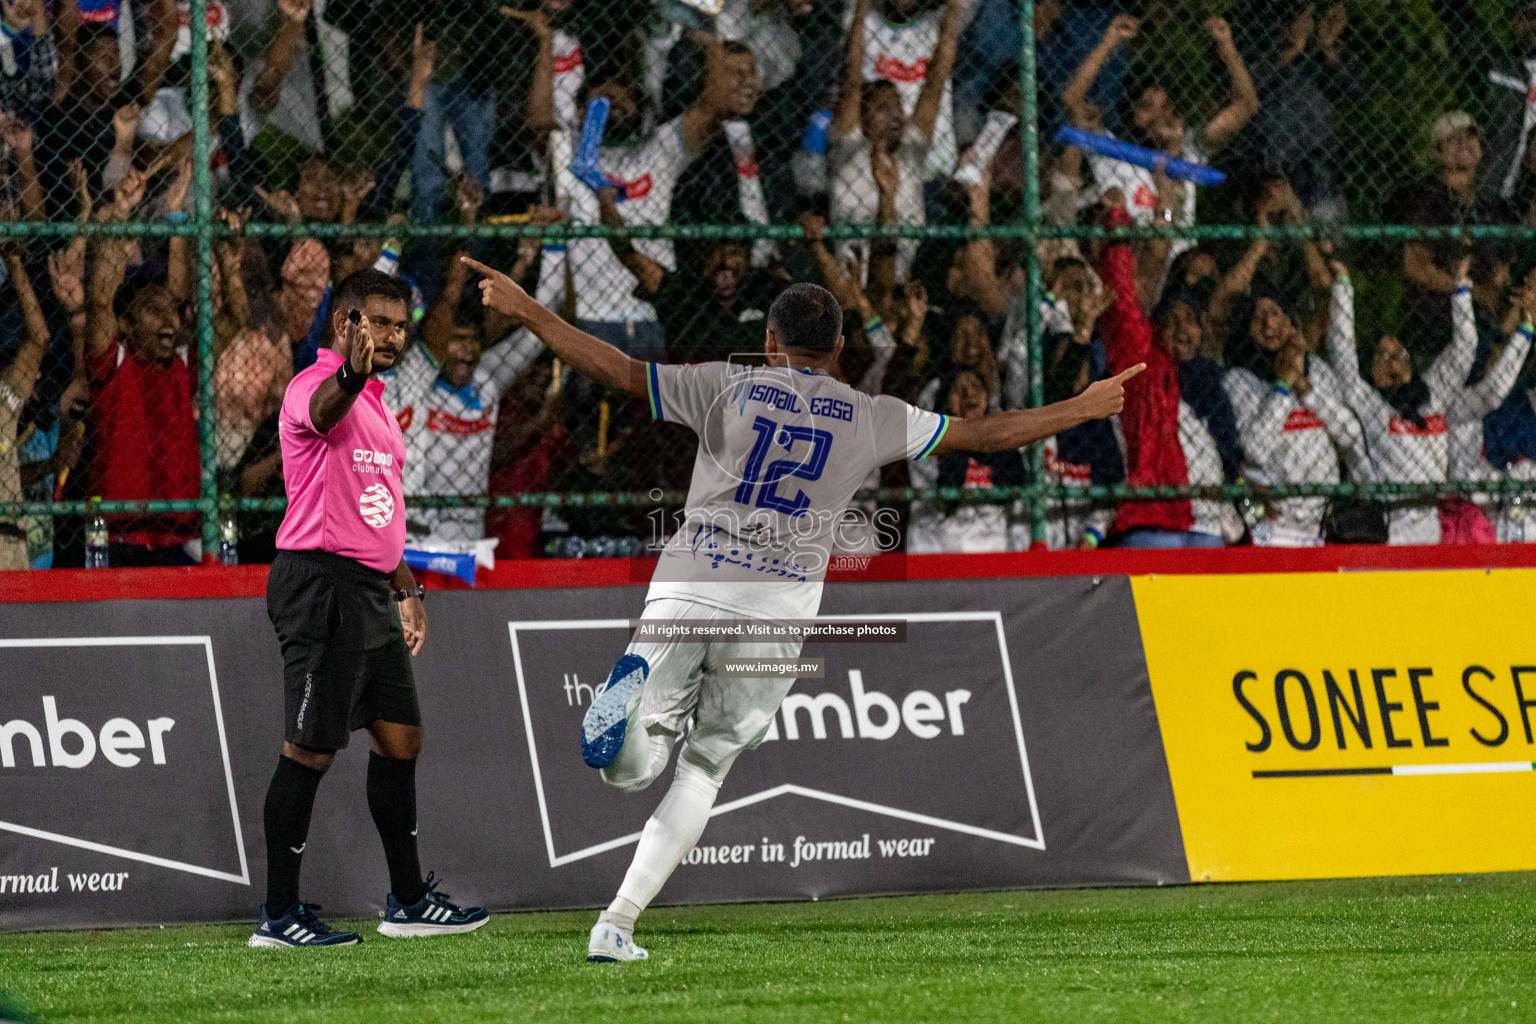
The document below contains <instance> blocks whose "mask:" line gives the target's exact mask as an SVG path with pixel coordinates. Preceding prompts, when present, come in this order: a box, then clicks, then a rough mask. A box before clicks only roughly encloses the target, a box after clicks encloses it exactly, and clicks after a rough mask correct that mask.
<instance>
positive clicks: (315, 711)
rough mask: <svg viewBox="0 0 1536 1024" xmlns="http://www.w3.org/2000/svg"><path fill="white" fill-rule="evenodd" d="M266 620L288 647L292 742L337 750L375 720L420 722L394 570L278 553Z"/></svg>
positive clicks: (287, 710)
mask: <svg viewBox="0 0 1536 1024" xmlns="http://www.w3.org/2000/svg"><path fill="white" fill-rule="evenodd" d="M267 617H268V618H270V619H271V620H272V625H273V627H274V628H275V629H276V630H277V638H278V641H279V642H280V643H281V644H282V649H283V689H284V700H283V725H284V729H285V730H286V735H287V739H288V742H290V743H296V744H298V745H299V746H301V747H306V748H308V749H311V750H326V751H329V750H340V749H341V748H342V747H345V746H346V745H347V740H348V739H349V738H350V737H351V734H352V732H353V731H354V730H356V729H361V728H363V727H364V726H365V725H367V724H368V723H370V722H374V721H385V722H398V723H399V724H401V725H420V724H421V709H420V707H419V706H418V705H417V703H416V680H415V678H414V677H413V676H412V675H411V652H410V649H409V648H407V647H406V646H405V634H404V632H403V631H402V630H401V628H400V615H399V612H398V610H397V609H396V608H395V602H394V601H393V600H392V599H391V597H390V587H389V577H388V576H386V575H385V574H384V573H381V572H379V571H378V570H376V569H370V568H368V567H367V566H366V565H363V564H362V563H361V562H357V561H354V560H353V559H350V558H345V557H343V556H341V555H335V554H332V553H330V552H329V551H279V552H278V553H277V559H276V560H275V561H274V562H273V563H272V571H271V573H270V574H269V575H268V577H267Z"/></svg>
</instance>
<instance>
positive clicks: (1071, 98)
mask: <svg viewBox="0 0 1536 1024" xmlns="http://www.w3.org/2000/svg"><path fill="white" fill-rule="evenodd" d="M1140 28H1141V21H1140V19H1138V18H1133V17H1131V16H1130V15H1128V14H1122V15H1120V16H1119V17H1117V18H1115V19H1114V20H1113V21H1111V22H1110V23H1109V27H1108V28H1107V29H1105V30H1104V38H1103V39H1101V40H1100V41H1099V44H1098V45H1097V46H1095V47H1094V48H1093V50H1092V51H1091V52H1090V53H1089V54H1088V56H1087V57H1086V58H1084V59H1083V63H1082V64H1081V65H1079V66H1078V69H1077V71H1076V73H1075V74H1073V76H1072V80H1071V81H1070V82H1068V83H1067V86H1066V88H1065V89H1063V90H1062V92H1061V103H1062V106H1063V107H1064V108H1065V109H1066V111H1067V115H1068V117H1069V118H1070V119H1071V121H1072V124H1073V126H1074V127H1076V128H1080V129H1082V130H1084V131H1096V132H1102V131H1103V125H1102V121H1101V112H1100V111H1099V110H1098V109H1097V108H1095V107H1094V105H1093V104H1092V103H1090V102H1089V101H1088V92H1089V90H1090V89H1092V88H1093V82H1094V79H1096V78H1097V77H1098V76H1099V72H1100V70H1102V69H1103V67H1104V65H1105V64H1106V63H1107V62H1108V61H1109V58H1110V57H1111V56H1113V54H1114V52H1115V51H1116V50H1117V49H1119V48H1120V47H1121V46H1122V45H1124V44H1125V43H1127V42H1129V41H1130V40H1131V39H1133V38H1135V36H1136V34H1137V32H1138V31H1140ZM1205 30H1206V31H1207V32H1209V33H1210V36H1211V39H1212V40H1214V41H1215V44H1216V56H1217V57H1218V58H1219V59H1220V60H1221V62H1222V64H1223V65H1225V67H1226V69H1227V75H1228V77H1230V78H1231V80H1232V99H1231V101H1230V102H1228V104H1227V105H1226V107H1224V108H1223V109H1222V110H1221V111H1220V112H1219V113H1218V114H1217V115H1216V116H1215V117H1213V118H1211V120H1210V121H1208V122H1206V124H1205V125H1204V127H1201V128H1198V129H1196V128H1193V127H1188V126H1186V124H1185V121H1184V115H1183V113H1182V112H1181V111H1180V110H1179V109H1178V106H1177V105H1176V104H1175V103H1174V101H1173V96H1172V94H1171V93H1170V91H1169V89H1168V86H1167V85H1165V84H1164V83H1162V82H1157V81H1153V82H1151V83H1150V84H1148V85H1147V86H1146V87H1145V88H1143V89H1142V90H1141V93H1140V94H1139V95H1138V96H1137V97H1136V99H1135V101H1134V102H1133V104H1132V110H1133V115H1134V123H1135V133H1136V138H1135V139H1133V140H1132V141H1135V142H1137V143H1139V144H1141V145H1144V146H1147V147H1150V148H1152V149H1157V150H1161V151H1163V152H1165V153H1169V154H1171V155H1173V156H1176V157H1178V158H1179V159H1181V160H1186V161H1188V162H1190V163H1195V164H1204V163H1208V162H1209V161H1210V158H1211V155H1212V154H1213V153H1215V152H1216V151H1217V150H1219V149H1221V148H1222V147H1223V146H1225V145H1226V144H1227V143H1229V142H1231V141H1232V139H1233V138H1234V137H1235V136H1236V135H1237V133H1238V132H1239V131H1241V130H1242V128H1243V126H1244V125H1245V124H1247V123H1248V121H1249V120H1250V119H1251V118H1252V117H1253V115H1254V114H1256V113H1258V111H1259V96H1258V93H1257V92H1256V91H1255V90H1254V88H1253V79H1251V78H1250V77H1249V76H1248V68H1247V66H1246V65H1245V64H1244V63H1243V58H1242V56H1241V55H1240V54H1239V53H1238V52H1237V47H1236V46H1234V45H1233V43H1232V27H1231V26H1230V25H1228V24H1227V22H1226V19H1224V18H1208V19H1207V20H1206V22H1205ZM1088 163H1089V167H1090V168H1092V170H1093V177H1094V184H1095V186H1096V188H1097V190H1098V192H1099V193H1100V194H1101V195H1102V194H1103V193H1105V192H1108V191H1109V190H1110V189H1112V188H1118V189H1120V190H1121V191H1122V192H1124V193H1125V208H1126V212H1128V213H1129V214H1130V215H1131V217H1132V219H1133V220H1134V221H1135V222H1136V223H1137V224H1138V225H1141V226H1146V225H1148V224H1151V223H1152V221H1153V218H1154V216H1155V214H1156V211H1157V209H1158V205H1157V197H1158V190H1157V186H1156V184H1155V183H1154V181H1153V176H1152V172H1151V171H1149V170H1146V169H1145V168H1142V167H1136V166H1134V165H1133V164H1128V163H1125V162H1124V161H1122V160H1112V159H1109V158H1107V157H1099V156H1090V157H1089V161H1088ZM1178 186H1179V189H1180V190H1181V192H1182V193H1183V194H1182V196H1180V197H1179V198H1178V200H1177V201H1176V202H1173V203H1170V204H1168V206H1169V207H1170V208H1171V210H1170V212H1171V214H1172V220H1173V224H1174V225H1175V226H1176V227H1189V226H1190V225H1192V224H1194V222H1195V186H1194V185H1193V184H1192V183H1190V182H1187V181H1185V182H1179V183H1178ZM1181 242H1182V244H1180V243H1176V244H1175V245H1174V248H1173V253H1172V255H1173V256H1177V255H1178V254H1179V253H1180V252H1182V251H1183V250H1184V249H1185V248H1188V247H1189V245H1190V244H1192V243H1188V242H1183V241H1182V240H1181Z"/></svg>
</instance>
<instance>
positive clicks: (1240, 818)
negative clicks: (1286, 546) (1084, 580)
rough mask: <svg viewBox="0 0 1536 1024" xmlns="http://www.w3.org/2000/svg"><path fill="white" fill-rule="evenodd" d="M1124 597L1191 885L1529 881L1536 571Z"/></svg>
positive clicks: (1410, 575) (1266, 580)
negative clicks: (1463, 876)
mask: <svg viewBox="0 0 1536 1024" xmlns="http://www.w3.org/2000/svg"><path fill="white" fill-rule="evenodd" d="M1132 588H1133V592H1134V594H1135V598H1136V612H1137V617H1138V619H1139V621H1140V625H1141V638H1142V644H1143V647H1144V649H1145V651H1146V658H1147V668H1148V671H1149V673H1150V675H1151V680H1152V694H1153V698H1154V700H1155V701H1156V704H1157V715H1158V721H1159V725H1160V727H1161V730H1162V735H1163V745H1164V747H1165V749H1166V751H1167V756H1168V768H1169V772H1170V774H1171V775H1172V779H1173V792H1174V798H1175V800H1176V801H1177V804H1178V812H1179V824H1180V827H1181V828H1182V830H1183V833H1184V847H1185V850H1186V852H1187V855H1188V857H1189V874H1190V877H1191V878H1192V879H1194V880H1196V881H1223V880H1238V879H1270V878H1322V877H1330V876H1332V877H1338V876H1348V875H1387V874H1420V873H1439V872H1456V871H1510V870H1517V869H1532V868H1536V770H1533V764H1532V759H1533V758H1536V738H1533V729H1536V614H1533V611H1536V570H1529V569H1509V570H1472V571H1448V572H1434V571H1426V572H1361V573H1327V574H1323V573H1317V574H1309V573H1298V574H1277V575H1232V576H1149V577H1136V578H1134V579H1133V580H1132Z"/></svg>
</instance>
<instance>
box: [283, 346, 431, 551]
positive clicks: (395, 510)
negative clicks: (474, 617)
mask: <svg viewBox="0 0 1536 1024" xmlns="http://www.w3.org/2000/svg"><path fill="white" fill-rule="evenodd" d="M340 365H341V355H340V354H339V353H337V352H333V351H332V350H330V349H324V348H323V349H321V350H320V352H319V353H318V355H317V356H316V359H315V363H314V365H313V366H310V367H308V368H307V369H305V370H302V371H300V372H299V373H297V374H295V375H294V378H293V381H292V382H291V383H290V384H289V385H288V391H287V393H286V394H284V396H283V410H282V412H281V413H279V414H278V419H277V424H278V426H277V433H278V439H279V441H280V443H281V444H282V449H283V483H284V485H285V486H286V488H287V490H288V512H287V514H286V515H284V516H283V525H282V526H281V527H280V528H279V529H278V531H277V546H278V548H279V549H281V550H284V551H315V550H320V551H330V552H332V553H334V554H338V555H343V556H345V557H347V558H351V559H354V560H356V561H358V562H361V563H362V564H363V565H366V566H368V567H369V568H371V569H377V570H379V571H380V572H391V571H393V570H394V568H395V567H396V566H398V565H399V564H400V556H401V555H402V554H403V553H404V551H405V502H404V500H403V497H404V496H403V495H402V493H401V490H400V479H401V472H402V470H404V468H405V438H404V437H402V436H401V434H400V425H399V424H398V423H396V422H395V417H394V416H393V415H391V414H390V412H389V410H388V409H386V408H385V407H384V398H383V396H384V385H383V384H381V383H380V382H379V381H377V380H370V381H369V382H368V384H367V386H366V387H364V388H363V393H362V394H360V395H358V396H357V401H355V402H353V403H352V408H351V410H350V411H348V413H347V414H346V416H344V417H342V420H341V422H340V423H338V424H336V425H335V426H334V427H332V428H331V431H330V433H328V434H322V433H320V432H319V431H317V430H316V429H315V426H314V424H313V423H312V422H311V421H310V418H309V400H310V398H311V397H313V395H314V393H315V389H316V388H318V387H319V386H320V384H321V382H322V381H324V380H325V379H326V378H327V377H330V376H332V375H334V374H335V373H336V368H337V367H339V366H340Z"/></svg>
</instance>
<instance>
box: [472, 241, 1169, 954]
mask: <svg viewBox="0 0 1536 1024" xmlns="http://www.w3.org/2000/svg"><path fill="white" fill-rule="evenodd" d="M464 259H465V260H466V262H468V264H469V265H470V266H472V267H474V268H475V269H476V270H478V271H480V272H481V273H482V274H484V275H486V279H485V280H484V281H482V282H481V284H480V289H481V295H482V300H483V301H484V303H485V304H486V305H488V306H491V307H493V308H495V309H497V310H498V311H500V312H502V313H505V314H507V315H509V316H513V317H516V318H517V319H519V320H521V321H522V322H523V323H524V324H525V325H526V326H527V327H528V329H529V330H531V331H532V332H533V333H534V334H536V335H538V337H539V338H541V339H542V340H543V341H544V343H545V344H546V345H548V346H549V347H550V348H551V349H552V350H553V351H554V352H555V354H556V355H558V356H559V357H560V358H561V359H562V360H564V361H565V362H566V364H567V365H569V366H570V367H571V368H572V369H574V370H576V371H577V372H578V373H582V374H585V375H587V376H589V377H591V378H592V379H593V380H595V381H596V382H597V383H599V384H601V385H603V386H605V387H608V388H611V389H614V390H619V391H626V392H628V393H629V394H631V395H633V396H635V397H637V398H644V399H646V400H647V401H648V402H649V403H650V408H651V414H652V415H653V416H654V417H655V418H656V419H658V420H663V421H668V420H670V421H676V422H678V423H683V424H686V425H687V426H689V427H691V428H692V429H693V430H694V431H695V432H696V433H697V434H698V435H699V442H700V443H699V449H698V455H697V458H696V459H695V461H694V467H693V480H692V482H691V484H690V486H689V489H688V503H687V510H686V513H685V517H684V525H683V527H682V528H681V529H679V530H678V531H677V533H675V534H674V535H673V536H672V539H671V540H670V541H668V543H667V545H666V547H665V549H664V550H663V551H662V555H661V558H660V560H659V561H658V563H657V566H656V572H655V575H654V576H653V577H652V579H651V586H650V590H649V592H648V593H647V594H646V603H645V610H644V612H643V613H642V615H641V620H642V621H645V620H652V619H666V620H678V619H688V620H708V619H743V618H750V619H772V620H786V619H809V618H814V617H815V615H816V613H817V611H818V610H819V608H820V605H821V588H822V580H823V579H824V577H825V575H826V571H827V561H828V556H829V553H830V550H831V548H832V539H833V532H834V526H835V524H836V523H837V521H838V519H839V518H840V517H841V515H842V513H843V511H844V510H845V509H846V508H847V507H848V504H849V502H850V501H851V500H852V499H853V495H854V492H855V491H857V490H858V488H859V487H860V486H861V485H862V484H863V482H864V480H865V478H866V477H868V475H869V473H870V471H871V470H872V469H875V468H877V467H879V466H881V465H884V464H885V463H887V462H895V461H897V460H898V459H909V458H923V457H926V456H928V455H932V454H933V453H935V452H945V451H996V450H1000V449H1004V448H1017V447H1019V446H1021V445H1025V444H1029V443H1031V442H1033V441H1038V440H1041V439H1042V438H1046V437H1049V436H1051V435H1053V434H1056V433H1058V432H1060V431H1062V430H1066V429H1069V428H1070V427H1073V426H1076V425H1077V424H1079V423H1082V422H1084V421H1086V420H1089V419H1094V418H1098V417H1103V416H1111V415H1114V414H1115V413H1117V412H1119V411H1120V408H1121V406H1122V405H1123V402H1124V387H1123V385H1124V382H1125V381H1126V380H1129V379H1130V378H1131V377H1134V376H1135V375H1136V374H1138V373H1140V372H1141V370H1142V369H1143V368H1144V367H1142V366H1136V367H1132V368H1131V369H1129V370H1127V371H1125V372H1124V373H1122V374H1121V375H1120V376H1118V377H1114V378H1111V379H1109V380H1103V381H1099V382H1097V383H1095V384H1093V385H1090V386H1089V388H1088V389H1087V390H1086V391H1084V392H1083V393H1082V394H1080V395H1078V396H1077V397H1075V398H1072V399H1068V400H1067V401H1065V402H1059V403H1057V404H1055V405H1050V406H1046V407H1045V408H1042V409H1026V410H1013V411H1008V412H999V413H994V414H992V415H990V416H984V417H979V418H975V419H951V418H949V417H946V416H942V415H939V414H937V413H932V412H926V411H924V410H921V409H917V408H915V407H913V406H911V405H908V404H907V403H905V402H902V401H900V400H899V399H896V398H892V397H889V396H878V397H871V396H869V395H866V394H864V393H863V392H860V391H856V390H854V389H853V388H852V387H850V386H848V385H847V384H844V383H842V382H841V381H839V380H837V379H836V378H835V377H834V376H832V373H833V371H834V370H836V368H837V359H838V355H839V353H840V352H841V351H842V344H843V339H842V336H841V335H842V310H841V308H840V307H839V306H838V303H837V300H836V299H835V298H833V296H832V294H831V293H830V292H828V291H827V290H826V289H824V288H821V287H819V286H817V285H813V284H795V285H790V286H789V287H788V288H786V289H785V291H784V292H783V293H782V294H780V295H779V297H778V298H777V299H775V300H774V302H773V305H772V307H771V308H770V310H769V313H768V318H767V324H766V330H765V338H764V345H763V351H764V353H765V354H766V359H767V362H768V364H769V365H767V366H755V367H748V366H740V365H736V364H733V363H725V362H711V363H699V364H693V365H687V366H667V365H659V364H656V363H644V362H640V361H639V360H636V359H632V358H630V357H629V356H627V355H625V354H624V353H623V352H620V351H619V350H618V349H617V348H614V347H613V346H611V345H608V344H607V343H605V342H603V341H600V340H598V339H597V338H594V337H592V336H591V335H588V334H586V333H584V332H582V331H580V330H578V329H577V328H575V327H573V326H571V325H570V324H568V323H566V322H565V321H563V320H561V319H560V318H559V317H557V316H556V315H555V314H553V313H551V312H549V311H548V310H546V309H544V308H543V307H542V306H540V305H539V304H538V303H537V302H535V301H534V300H533V299H531V298H529V297H528V295H527V293H525V292H524V291H523V290H522V289H521V288H520V287H518V285H517V284H516V282H514V281H513V280H512V279H511V278H509V277H507V276H506V275H504V274H501V273H498V272H497V271H494V270H492V269H491V268H489V267H486V266H484V265H483V264H480V263H476V262H475V261H473V260H469V259H468V257H464ZM799 653H800V643H799V642H798V641H794V642H784V643H771V644H765V643H762V642H752V643H742V642H731V641H716V642H709V643H699V642H689V641H682V642H664V643H663V642H638V641H637V642H635V643H632V644H631V645H630V646H629V649H628V650H627V651H626V652H625V654H624V655H623V657H621V658H620V659H619V660H618V663H617V664H615V665H614V668H613V671H612V673H611V674H610V676H609V679H608V683H607V686H606V688H604V689H603V691H602V692H601V694H600V695H599V696H598V697H597V698H596V699H594V701H593V702H592V705H591V706H590V707H589V708H588V710H587V714H586V717H585V720H584V721H583V723H582V756H583V758H584V759H585V760H586V762H587V763H588V764H589V765H591V766H593V767H594V768H598V769H600V770H601V771H602V774H603V780H604V781H605V782H607V783H608V784H610V785H612V786H615V787H617V788H619V789H623V790H640V789H644V788H645V787H647V786H649V785H650V784H651V782H652V781H654V780H655V779H656V778H657V776H659V775H660V774H661V772H662V770H663V769H664V768H665V767H666V765H667V762H668V760H669V759H670V756H671V752H672V747H673V745H674V743H677V742H678V740H679V737H680V736H681V744H680V746H681V751H680V753H679V754H678V759H677V768H676V770H675V772H674V775H673V781H672V785H671V787H670V788H669V789H668V791H667V794H666V796H665V797H664V798H663V799H662V801H661V804H660V806H659V807H658V808H657V809H656V812H655V813H654V814H653V815H652V816H651V818H650V820H649V821H648V822H647V823H646V826H645V830H644V831H643V832H642V834H641V837H640V842H639V845H638V847H637V848H636V850H635V857H634V860H633V862H632V863H631V864H630V868H629V871H628V873H627V874H626V875H625V877H624V881H623V884H622V885H620V887H619V892H618V896H617V897H616V898H615V899H614V901H613V903H612V904H611V905H610V906H609V907H608V909H607V910H606V911H604V912H603V914H602V916H601V917H599V919H598V922H597V924H596V925H595V926H594V927H593V929H592V934H591V937H590V940H589V942H588V948H587V959H588V960H592V961H623V960H644V959H646V951H645V950H643V949H641V948H640V947H638V946H636V945H635V944H634V941H633V933H634V927H635V919H636V918H637V917H638V916H639V915H640V912H641V911H643V910H644V909H645V908H646V906H647V905H649V903H650V902H651V900H653V899H654V898H655V897H656V894H657V893H658V892H660V891H661V887H662V885H663V884H664V883H665V882H666V880H667V878H668V877H669V876H670V875H671V874H672V872H673V870H674V869H676V867H677V865H678V863H679V862H680V861H681V860H682V858H683V857H684V856H685V855H686V854H687V853H688V851H689V850H691V849H692V848H693V846H694V844H695V843H697V842H698V840H699V837H700V835H702V834H703V831H704V826H705V824H706V823H707V822H708V820H709V812H710V809H711V808H712V807H713V806H714V802H715V796H716V794H717V793H718V792H719V790H720V785H721V783H722V782H724V780H725V776H726V773H727V771H729V769H730V766H731V764H732V762H734V761H735V759H736V757H737V756H738V755H739V754H740V753H741V752H742V751H743V750H748V749H751V748H752V747H755V746H756V745H757V744H758V743H759V742H761V740H762V738H763V736H764V734H765V733H766V732H767V730H768V726H769V723H770V722H771V721H772V718H773V715H774V713H775V712H777V710H778V708H779V703H780V702H781V701H782V700H783V699H784V696H785V695H786V694H787V693H788V692H789V689H790V688H791V686H793V685H794V680H793V679H792V678H762V679H741V678H725V677H724V676H722V675H719V674H717V672H716V668H717V666H718V665H719V663H720V662H721V660H722V659H726V658H734V657H756V658H793V657H796V656H798V655H799ZM685 723H686V728H685Z"/></svg>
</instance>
